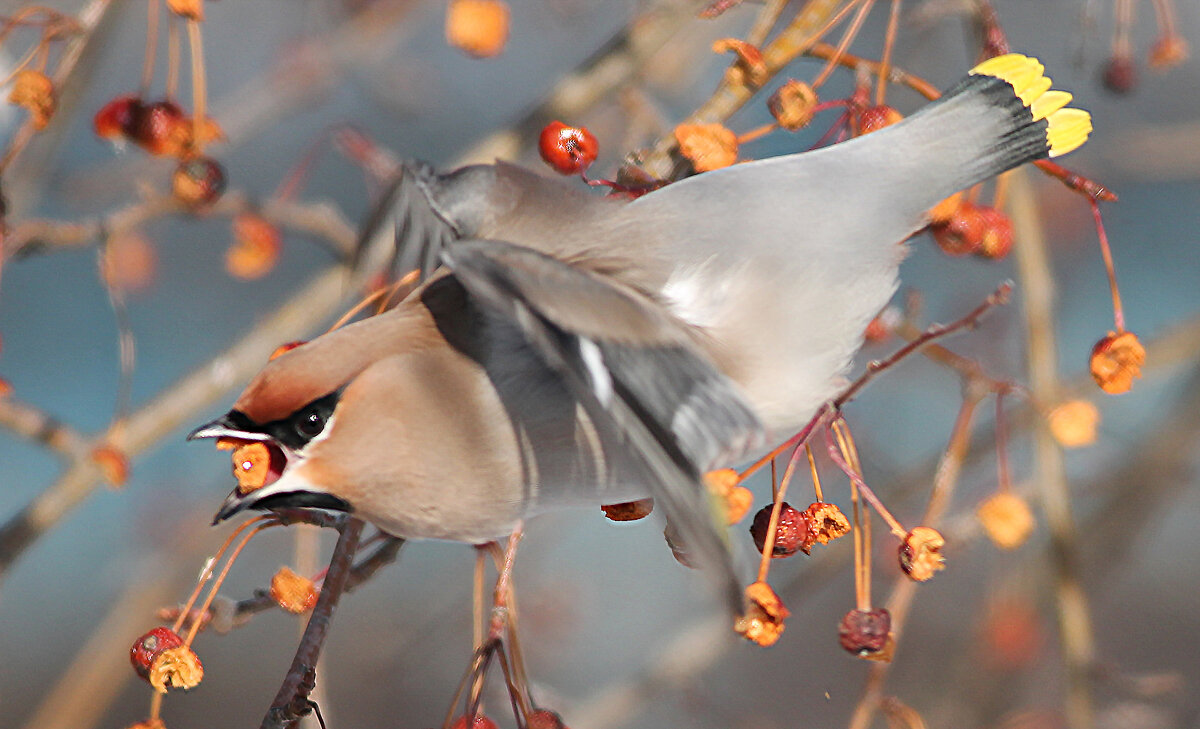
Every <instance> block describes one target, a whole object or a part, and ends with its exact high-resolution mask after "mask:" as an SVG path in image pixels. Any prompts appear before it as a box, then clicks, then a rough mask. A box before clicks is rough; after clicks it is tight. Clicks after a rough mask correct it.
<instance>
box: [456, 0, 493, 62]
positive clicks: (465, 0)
mask: <svg viewBox="0 0 1200 729" xmlns="http://www.w3.org/2000/svg"><path fill="white" fill-rule="evenodd" d="M508 16H509V12H508V4H507V3H504V2H501V1H500V0H450V5H449V6H448V7H447V8H446V42H447V43H449V44H450V45H452V46H454V47H455V48H458V49H460V50H462V51H464V52H465V53H467V54H469V55H471V56H474V57H476V58H491V57H492V56H497V55H499V54H500V52H501V51H503V50H504V46H505V44H506V43H508V23H509V17H508Z"/></svg>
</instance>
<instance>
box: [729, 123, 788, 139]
mask: <svg viewBox="0 0 1200 729" xmlns="http://www.w3.org/2000/svg"><path fill="white" fill-rule="evenodd" d="M778 128H779V125H778V124H776V123H775V122H770V123H768V124H763V125H762V126H761V127H756V128H754V129H751V130H750V131H748V132H746V133H745V134H741V135H738V138H737V143H738V144H739V145H742V144H746V143H747V142H753V141H754V140H756V139H761V138H763V137H765V136H767V135H768V134H770V133H771V132H773V131H775V130H776V129H778Z"/></svg>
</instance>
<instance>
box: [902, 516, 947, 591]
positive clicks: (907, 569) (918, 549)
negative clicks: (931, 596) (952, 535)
mask: <svg viewBox="0 0 1200 729" xmlns="http://www.w3.org/2000/svg"><path fill="white" fill-rule="evenodd" d="M945 545H946V540H945V539H943V538H942V535H941V534H940V533H938V531H937V530H936V529H931V528H930V527H920V526H919V527H914V528H913V530H912V531H911V532H909V533H908V534H907V535H906V536H905V538H904V541H903V542H901V544H900V550H899V552H900V569H902V570H904V574H906V575H908V576H909V577H911V578H912V579H914V580H916V581H917V582H924V581H926V580H928V579H929V578H931V577H933V576H934V575H935V574H936V573H937V572H938V571H939V570H944V569H946V558H945V557H943V556H942V547H944V546H945Z"/></svg>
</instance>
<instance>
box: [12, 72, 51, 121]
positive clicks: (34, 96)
mask: <svg viewBox="0 0 1200 729" xmlns="http://www.w3.org/2000/svg"><path fill="white" fill-rule="evenodd" d="M8 101H9V103H12V104H16V105H17V106H23V107H25V108H26V109H28V110H29V114H30V118H31V119H32V120H33V128H34V129H37V130H39V131H40V130H42V129H45V128H46V125H47V124H49V123H50V118H51V117H53V116H54V112H55V110H56V109H57V108H58V97H57V94H56V93H55V90H54V82H53V81H51V80H50V77H49V76H47V75H46V74H44V73H42V72H41V71H34V70H33V69H29V68H26V69H24V70H22V71H20V72H19V73H17V75H16V77H15V78H13V82H12V91H11V92H9V94H8Z"/></svg>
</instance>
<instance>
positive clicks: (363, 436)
mask: <svg viewBox="0 0 1200 729" xmlns="http://www.w3.org/2000/svg"><path fill="white" fill-rule="evenodd" d="M1042 71H1043V68H1042V66H1041V64H1039V63H1038V62H1037V61H1036V60H1034V59H1031V58H1027V57H1025V56H1020V55H1015V54H1014V55H1006V56H1001V57H998V58H994V59H991V60H989V61H986V62H984V63H983V64H981V65H979V66H977V67H976V68H975V69H973V70H972V72H971V75H969V76H967V77H966V78H965V79H963V80H962V81H961V82H960V83H959V84H958V85H956V86H955V87H954V88H953V89H951V90H950V91H949V92H947V93H946V95H945V96H943V97H942V98H941V99H940V100H938V101H936V102H934V103H932V104H930V105H928V106H927V107H925V108H924V109H922V110H921V111H920V112H918V113H916V114H914V115H913V116H911V117H909V118H907V119H905V120H903V121H901V122H899V123H897V124H894V125H892V126H889V127H887V128H884V129H882V130H880V131H877V132H874V133H872V134H870V135H866V136H862V137H859V138H856V139H853V140H851V141H848V142H845V143H841V144H836V145H833V146H831V147H826V148H823V149H820V150H818V151H813V152H807V153H803V154H795V155H790V156H783V157H776V158H771V159H765V160H760V161H756V162H748V163H745V164H739V165H735V166H733V167H728V168H725V169H721V170H718V171H714V172H709V173H706V174H701V175H697V176H695V177H691V178H689V179H685V180H683V181H680V182H676V183H674V184H671V185H668V186H666V187H663V188H661V189H659V190H656V191H654V192H651V193H649V194H647V195H645V196H643V197H641V198H639V199H637V200H634V201H632V202H627V201H618V200H613V199H610V198H602V197H595V196H590V195H588V194H586V193H585V192H583V191H580V190H577V189H575V188H572V187H569V186H567V185H565V184H563V183H561V182H559V181H555V180H549V179H546V178H543V177H540V176H538V175H536V174H534V173H532V172H529V171H527V170H525V169H522V168H520V167H517V166H514V165H511V164H507V163H504V162H497V163H496V164H494V165H477V166H470V167H464V168H462V169H459V170H455V171H453V172H450V173H447V174H437V173H435V172H434V171H432V170H431V169H429V168H428V167H425V166H419V165H408V166H406V167H405V168H404V169H403V172H402V174H401V176H400V178H399V179H398V181H397V182H396V184H395V185H394V186H393V187H392V189H391V190H390V192H389V194H388V195H387V197H386V199H385V200H384V201H383V202H382V203H381V204H380V205H379V207H378V208H377V209H376V214H375V215H374V217H373V219H372V220H371V221H369V223H368V225H367V226H366V228H365V232H364V235H363V237H362V255H363V256H364V257H366V258H368V259H371V260H372V261H376V262H378V261H380V260H382V257H383V256H386V255H389V253H388V248H389V247H391V246H393V245H394V246H396V248H395V254H396V255H397V256H398V258H399V264H400V269H401V270H408V269H409V268H419V269H420V270H421V271H422V272H423V276H424V282H423V283H422V285H421V286H419V287H418V288H417V289H416V290H415V291H414V292H413V293H412V294H410V295H409V296H408V297H407V298H406V299H404V300H403V301H402V302H401V303H400V304H398V305H397V306H396V307H395V308H393V309H391V310H389V311H387V312H386V313H383V314H381V315H378V316H375V317H371V318H368V319H366V320H363V321H360V322H357V323H354V324H350V325H348V326H346V327H343V328H341V329H337V330H335V331H333V332H331V333H328V334H325V335H324V336H321V337H319V338H317V339H315V340H313V341H311V342H308V343H307V344H304V345H303V346H300V347H298V348H296V349H293V350H291V351H289V352H287V353H286V354H284V355H282V356H280V357H278V358H277V359H274V360H273V361H271V362H270V363H269V364H268V365H267V366H266V367H265V368H264V369H263V370H262V372H261V373H260V374H259V375H258V376H257V377H255V379H254V380H253V381H252V382H251V383H250V385H249V386H248V387H247V388H246V390H245V391H244V392H243V393H242V395H241V396H240V397H239V398H238V399H237V402H236V403H235V404H234V406H233V409H232V410H230V411H229V412H228V413H226V414H225V415H223V416H221V417H220V418H218V419H216V420H214V421H212V422H211V423H208V424H206V425H203V426H201V427H200V428H198V429H197V430H196V431H195V432H193V433H192V435H191V437H192V438H212V437H222V438H233V439H238V440H242V441H257V442H261V443H263V444H264V445H266V446H267V448H269V449H270V453H271V455H272V458H271V462H272V466H271V470H270V474H269V476H268V477H267V478H266V479H265V480H264V481H265V482H264V483H263V484H262V485H261V486H260V487H259V488H255V489H253V490H249V491H248V492H244V491H245V490H244V489H238V490H235V491H234V492H233V493H231V494H230V496H229V498H228V499H227V500H226V501H225V504H224V505H223V506H222V507H221V510H220V512H219V513H218V514H217V520H218V521H219V520H222V519H225V518H228V517H230V516H232V515H234V514H236V513H238V512H240V511H242V510H243V509H247V508H253V509H269V508H273V507H281V506H305V507H318V508H328V509H338V510H345V511H352V512H354V513H355V514H357V515H358V516H360V517H362V518H363V519H365V520H367V521H370V522H372V523H374V524H375V525H376V526H378V527H379V528H380V529H382V530H383V531H385V532H388V533H390V534H394V535H397V536H401V537H409V538H436V539H451V540H458V541H464V542H475V543H478V542H484V541H489V540H492V539H496V538H499V537H502V536H505V535H507V534H509V533H511V532H512V531H513V530H514V529H515V528H517V526H518V525H519V524H520V523H521V522H522V520H523V519H525V518H527V517H529V516H530V515H533V514H536V513H538V512H541V511H544V510H548V509H555V508H558V507H564V506H570V505H578V504H593V505H597V504H608V503H616V502H622V501H629V500H633V499H637V498H642V497H646V496H653V497H654V498H655V500H656V503H657V504H659V505H660V506H661V507H662V508H663V511H664V512H665V515H666V518H667V519H668V521H669V522H671V524H672V525H673V527H674V528H675V530H676V532H677V533H678V534H679V536H680V538H681V539H682V541H683V543H684V544H685V545H686V548H687V549H688V550H689V553H691V554H692V555H693V556H694V557H695V558H696V560H697V561H698V562H699V563H700V564H702V565H706V566H708V567H710V568H713V569H712V570H711V572H712V573H713V574H714V575H716V576H717V579H719V580H720V582H721V586H722V589H723V591H724V592H725V594H726V595H727V596H728V598H729V601H730V606H731V608H732V609H733V610H735V611H737V610H739V609H740V608H741V590H740V587H739V581H738V580H737V577H736V575H735V573H734V569H733V566H732V563H731V559H730V556H729V553H728V549H727V547H726V544H725V541H724V539H723V536H724V535H723V532H722V530H721V529H720V528H719V526H718V521H717V520H716V519H714V518H713V514H712V510H711V508H710V506H709V501H708V499H707V498H706V493H705V489H704V487H703V486H702V485H701V480H700V475H701V474H702V473H703V472H704V471H705V470H707V469H712V468H717V467H720V466H723V465H728V464H730V463H732V462H734V461H736V460H737V459H739V458H742V457H744V456H746V455H748V454H750V453H752V452H754V451H755V450H756V449H759V448H761V447H762V446H764V445H765V444H766V442H767V439H768V438H773V437H777V436H782V435H787V434H789V432H790V431H792V430H794V429H796V428H797V427H799V426H801V425H803V424H804V423H805V422H806V421H807V420H808V419H809V418H810V417H811V416H812V415H813V413H814V412H815V410H816V409H817V408H818V407H819V406H820V405H821V404H823V403H824V402H826V401H827V400H828V399H829V398H831V397H832V396H833V395H834V394H835V393H836V392H837V390H838V389H839V387H840V385H841V383H842V382H843V377H844V375H845V373H846V370H847V368H848V367H849V365H850V361H851V358H852V357H853V355H854V354H855V352H856V351H857V350H858V348H859V346H860V345H861V341H862V332H863V330H864V328H865V326H866V324H867V323H868V321H869V320H870V319H871V318H872V317H873V316H874V315H875V314H876V313H877V312H878V311H879V310H880V309H881V308H882V307H883V306H884V304H886V302H887V301H888V299H889V298H890V297H891V295H892V293H893V292H894V291H895V289H896V286H897V270H898V266H899V264H900V261H901V258H902V257H903V255H904V247H903V246H902V245H900V243H901V242H902V241H904V240H905V239H906V238H907V237H908V236H909V235H911V234H912V233H913V232H914V231H916V230H918V229H919V228H921V227H922V226H923V225H924V224H925V222H926V219H925V216H926V211H928V210H929V209H930V208H931V207H933V206H934V205H935V204H936V203H938V202H939V201H941V200H942V199H943V198H945V197H947V196H949V195H951V194H953V193H955V192H957V191H959V190H962V189H964V188H967V187H970V186H971V185H974V184H976V183H978V182H980V181H983V180H986V179H988V178H990V177H992V176H994V175H996V174H999V173H1001V172H1004V171H1005V170H1008V169H1011V168H1013V167H1015V166H1017V165H1020V164H1022V163H1025V162H1028V161H1030V160H1034V159H1038V158H1041V157H1046V156H1057V155H1060V154H1063V153H1066V152H1069V151H1071V150H1072V149H1075V148H1076V147H1078V146H1079V145H1080V144H1082V143H1083V142H1084V140H1085V139H1086V138H1087V135H1088V133H1089V131H1090V130H1091V122H1090V117H1089V116H1088V114H1087V112H1084V111H1080V110H1078V109H1071V108H1066V104H1067V102H1068V101H1069V100H1070V98H1071V97H1070V95H1069V94H1067V93H1065V92H1062V91H1052V90H1050V79H1048V78H1046V77H1045V76H1043V75H1042Z"/></svg>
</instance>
